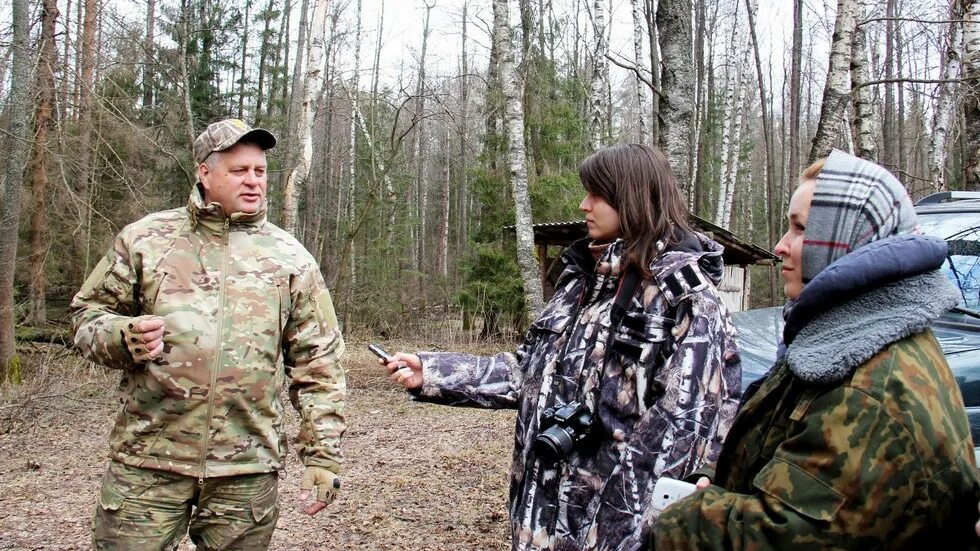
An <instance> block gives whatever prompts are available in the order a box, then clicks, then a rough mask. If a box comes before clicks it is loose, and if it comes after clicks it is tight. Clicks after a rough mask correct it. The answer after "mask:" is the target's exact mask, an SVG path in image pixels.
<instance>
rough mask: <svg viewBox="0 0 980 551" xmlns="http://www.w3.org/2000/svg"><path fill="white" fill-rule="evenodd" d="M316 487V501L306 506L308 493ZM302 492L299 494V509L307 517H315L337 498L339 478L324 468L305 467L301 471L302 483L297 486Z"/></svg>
mask: <svg viewBox="0 0 980 551" xmlns="http://www.w3.org/2000/svg"><path fill="white" fill-rule="evenodd" d="M314 486H316V489H317V491H316V501H314V502H313V503H310V504H307V503H308V502H309V500H310V493H311V491H312V490H313V487H314ZM299 487H300V489H301V490H303V491H302V492H300V494H299V501H300V507H301V508H302V510H303V512H304V513H306V514H307V515H310V516H312V515H315V514H317V513H319V512H320V511H322V510H324V509H326V508H327V505H330V502H332V501H333V500H334V498H335V497H337V492H338V491H339V490H340V477H339V476H337V475H336V474H334V473H333V471H331V470H329V469H326V468H324V467H306V470H304V471H303V481H302V482H301V483H300V485H299Z"/></svg>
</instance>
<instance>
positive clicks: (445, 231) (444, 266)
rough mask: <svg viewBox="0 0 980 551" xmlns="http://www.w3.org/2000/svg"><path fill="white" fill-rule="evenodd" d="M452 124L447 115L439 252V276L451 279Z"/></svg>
mask: <svg viewBox="0 0 980 551" xmlns="http://www.w3.org/2000/svg"><path fill="white" fill-rule="evenodd" d="M451 122H452V121H451V120H450V118H449V116H448V113H447V116H446V123H445V134H444V136H443V164H442V186H441V187H440V188H439V249H438V252H437V260H438V262H437V263H438V265H439V275H441V276H442V277H443V278H447V277H449V183H450V172H449V162H450V160H451V159H452V153H451V152H450V150H449V137H450V133H449V127H450V123H451Z"/></svg>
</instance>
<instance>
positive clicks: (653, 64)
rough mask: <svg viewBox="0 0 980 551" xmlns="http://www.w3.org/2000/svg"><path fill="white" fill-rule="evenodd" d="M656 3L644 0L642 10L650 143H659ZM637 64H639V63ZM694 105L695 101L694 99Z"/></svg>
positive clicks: (658, 42) (658, 65) (658, 45)
mask: <svg viewBox="0 0 980 551" xmlns="http://www.w3.org/2000/svg"><path fill="white" fill-rule="evenodd" d="M657 3H658V0H644V2H643V12H644V17H645V19H646V25H647V42H648V43H649V44H650V82H651V83H652V84H653V88H654V90H653V94H652V95H651V98H650V99H651V101H650V119H649V124H648V126H647V128H648V129H649V130H650V136H649V138H650V141H649V142H648V143H650V144H658V143H660V39H659V38H658V36H657V21H656V19H657ZM698 39H699V40H701V41H702V43H703V37H701V36H699V35H698ZM695 59H697V53H695ZM637 65H638V66H639V63H638V64H637ZM696 106H697V102H696V101H695V107H696ZM695 126H697V123H695ZM695 135H696V131H695ZM696 157H697V156H696V155H695V158H696Z"/></svg>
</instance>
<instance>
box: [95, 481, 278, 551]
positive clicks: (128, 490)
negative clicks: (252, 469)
mask: <svg viewBox="0 0 980 551" xmlns="http://www.w3.org/2000/svg"><path fill="white" fill-rule="evenodd" d="M278 482H279V481H278V476H277V474H276V473H262V474H251V475H241V476H227V477H220V478H208V479H205V480H204V483H203V484H198V480H197V479H196V478H193V477H189V476H184V475H179V474H176V473H170V472H166V471H157V470H153V469H142V468H139V467H132V466H129V465H125V464H123V463H119V462H116V461H112V462H110V463H109V467H108V469H106V473H105V478H103V480H102V490H101V492H100V493H99V503H98V505H97V506H96V508H95V519H94V520H93V523H92V547H93V549H96V550H99V551H123V550H126V551H129V550H140V551H142V550H147V551H149V550H161V551H162V550H167V551H172V550H174V549H176V548H177V546H178V545H179V544H180V541H181V540H182V539H183V538H184V534H185V533H187V532H190V537H191V541H192V542H194V544H195V545H196V546H197V549H198V550H201V551H203V550H207V551H211V550H219V549H220V550H241V551H252V550H265V549H267V548H268V547H269V540H270V539H271V538H272V531H273V530H274V529H275V527H276V520H277V519H278V518H279V507H278V497H279V491H278Z"/></svg>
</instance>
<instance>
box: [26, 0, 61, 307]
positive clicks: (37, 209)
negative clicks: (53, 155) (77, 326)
mask: <svg viewBox="0 0 980 551" xmlns="http://www.w3.org/2000/svg"><path fill="white" fill-rule="evenodd" d="M58 15H59V13H58V3H57V0H44V5H43V9H42V12H41V44H40V48H39V49H40V50H41V56H40V59H39V63H38V68H37V91H38V102H37V109H36V111H35V116H34V121H35V122H34V124H35V126H36V128H37V130H36V131H35V133H34V144H33V151H32V152H31V161H32V163H31V170H30V172H29V174H30V178H31V202H32V206H31V214H30V216H31V223H30V230H31V231H30V234H31V235H30V251H31V252H30V256H29V257H28V261H27V265H28V268H27V273H28V293H27V298H28V301H27V323H28V324H30V325H42V324H44V323H45V322H46V321H47V313H46V307H45V300H44V298H45V297H44V292H45V287H46V285H45V279H46V278H45V274H44V259H45V258H46V257H47V253H48V247H49V246H50V240H49V239H48V232H47V229H48V226H47V224H48V213H47V205H48V203H49V202H50V201H51V198H50V197H49V192H48V155H49V153H48V149H49V145H50V144H49V142H50V137H49V136H50V134H51V131H52V130H54V117H53V115H52V110H53V108H54V98H55V85H54V71H55V66H56V65H57V63H58V60H57V50H56V48H55V42H54V41H55V20H56V19H57V18H58Z"/></svg>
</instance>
